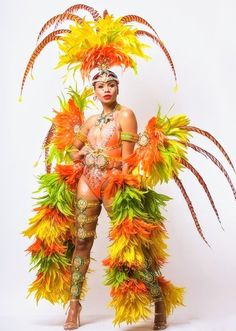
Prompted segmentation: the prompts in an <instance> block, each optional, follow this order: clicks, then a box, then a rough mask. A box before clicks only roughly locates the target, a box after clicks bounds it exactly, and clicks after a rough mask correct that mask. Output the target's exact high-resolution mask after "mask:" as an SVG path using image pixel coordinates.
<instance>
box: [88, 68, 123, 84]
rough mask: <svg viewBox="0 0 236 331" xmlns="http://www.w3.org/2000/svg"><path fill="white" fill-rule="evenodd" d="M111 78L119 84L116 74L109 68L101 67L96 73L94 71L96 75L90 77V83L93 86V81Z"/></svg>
mask: <svg viewBox="0 0 236 331" xmlns="http://www.w3.org/2000/svg"><path fill="white" fill-rule="evenodd" d="M111 80H114V81H116V82H117V84H119V79H118V76H117V75H116V74H115V73H114V72H113V71H111V70H108V69H105V70H104V69H102V70H100V71H99V72H98V73H96V75H94V76H93V78H92V85H93V86H94V85H95V83H97V82H103V83H106V82H109V81H111Z"/></svg>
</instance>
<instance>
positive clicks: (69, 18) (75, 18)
mask: <svg viewBox="0 0 236 331" xmlns="http://www.w3.org/2000/svg"><path fill="white" fill-rule="evenodd" d="M64 21H74V22H77V23H81V22H82V21H83V20H82V18H80V17H79V16H77V15H73V14H70V13H63V14H59V15H56V16H53V17H52V18H50V20H48V21H47V22H46V23H45V24H44V25H43V27H42V29H41V30H40V32H39V34H38V37H37V43H38V41H39V39H40V38H41V36H42V34H43V33H44V32H45V31H46V30H48V29H49V28H50V27H51V26H52V25H53V24H54V23H55V22H56V23H57V26H58V25H59V24H60V23H62V22H64Z"/></svg>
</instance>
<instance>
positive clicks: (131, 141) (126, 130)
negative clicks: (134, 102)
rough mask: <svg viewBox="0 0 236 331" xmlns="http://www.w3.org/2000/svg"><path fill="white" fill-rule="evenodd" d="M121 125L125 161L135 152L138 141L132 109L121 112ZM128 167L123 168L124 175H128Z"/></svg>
mask: <svg viewBox="0 0 236 331" xmlns="http://www.w3.org/2000/svg"><path fill="white" fill-rule="evenodd" d="M119 123H120V126H121V140H122V159H123V160H125V159H126V158H127V157H128V156H130V155H131V154H132V153H133V151H134V146H135V141H137V140H138V139H137V137H138V135H137V120H136V117H135V114H134V112H133V111H132V110H131V109H128V108H124V109H121V110H120V114H119ZM127 170H128V167H127V165H124V166H123V173H127Z"/></svg>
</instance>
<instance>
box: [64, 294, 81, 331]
mask: <svg viewBox="0 0 236 331" xmlns="http://www.w3.org/2000/svg"><path fill="white" fill-rule="evenodd" d="M75 302H77V303H79V305H78V306H77V305H76V304H74V303H75ZM71 303H72V305H71ZM68 309H69V312H68V316H67V319H66V322H65V324H64V330H75V329H78V328H79V326H80V312H81V309H82V307H81V304H80V302H79V299H71V300H70V305H69V307H68Z"/></svg>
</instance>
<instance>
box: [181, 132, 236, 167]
mask: <svg viewBox="0 0 236 331" xmlns="http://www.w3.org/2000/svg"><path fill="white" fill-rule="evenodd" d="M182 128H183V129H185V130H187V131H192V132H197V133H199V134H201V135H202V136H204V137H207V138H208V139H210V140H211V141H212V142H213V143H214V144H215V145H216V146H217V147H218V148H219V150H220V151H221V153H222V154H223V155H224V157H225V158H226V160H227V161H228V162H229V164H230V166H231V168H232V169H233V170H234V172H235V173H236V171H235V168H234V166H233V163H232V161H231V160H230V157H229V155H228V154H227V153H226V151H225V149H224V148H223V146H222V145H221V144H220V143H219V141H218V140H217V139H216V138H215V137H214V136H213V135H212V134H211V133H209V132H208V131H205V130H202V129H200V128H197V127H195V126H184V127H182Z"/></svg>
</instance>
